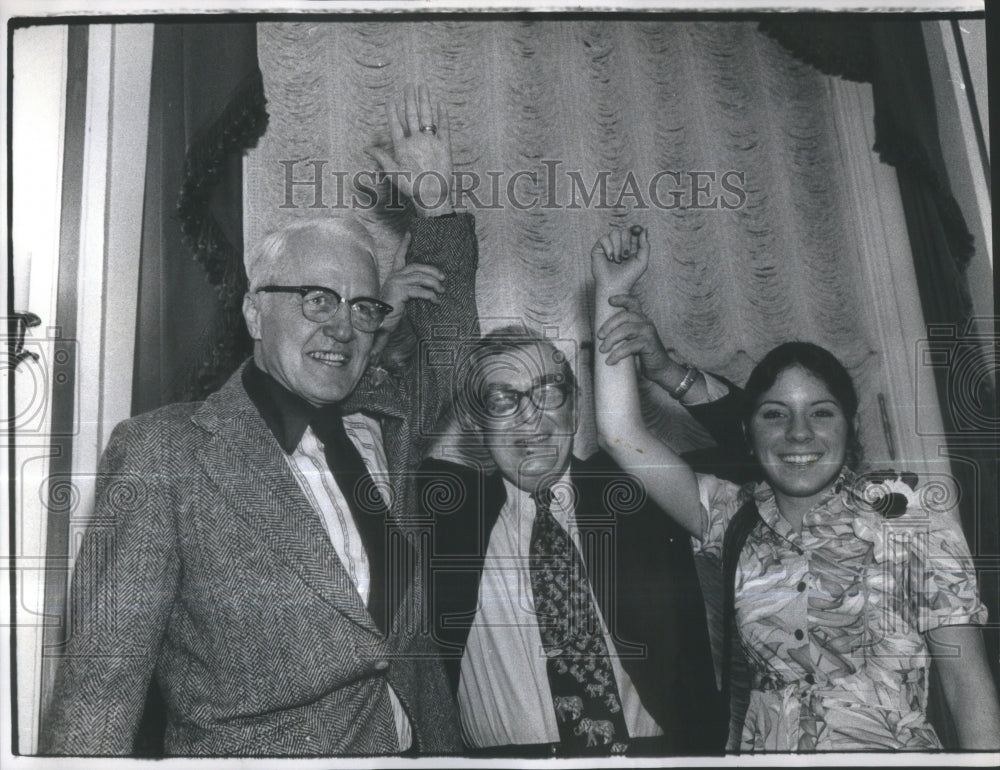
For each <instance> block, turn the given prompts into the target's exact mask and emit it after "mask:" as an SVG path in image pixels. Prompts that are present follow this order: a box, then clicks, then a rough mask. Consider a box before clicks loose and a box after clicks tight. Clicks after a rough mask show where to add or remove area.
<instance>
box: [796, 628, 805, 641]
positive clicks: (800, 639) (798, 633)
mask: <svg viewBox="0 0 1000 770" xmlns="http://www.w3.org/2000/svg"><path fill="white" fill-rule="evenodd" d="M804 636H805V634H803V633H802V629H801V628H796V629H795V638H796V639H798V640H799V641H800V642H801V641H802V637H804Z"/></svg>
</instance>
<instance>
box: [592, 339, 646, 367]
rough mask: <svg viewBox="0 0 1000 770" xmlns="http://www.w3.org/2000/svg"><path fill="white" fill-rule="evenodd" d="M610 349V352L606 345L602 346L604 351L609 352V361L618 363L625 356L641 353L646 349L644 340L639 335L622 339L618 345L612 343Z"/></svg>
mask: <svg viewBox="0 0 1000 770" xmlns="http://www.w3.org/2000/svg"><path fill="white" fill-rule="evenodd" d="M609 350H610V352H608V351H605V349H604V346H603V345H602V346H601V352H602V353H604V352H608V357H607V359H606V360H607V363H609V364H617V363H618V362H619V361H621V360H622V359H623V358H628V357H629V356H633V355H635V354H636V353H641V352H642V351H643V350H644V345H643V340H642V339H640V338H637V337H634V338H631V339H625V340H621V341H619V342H618V343H617V344H616V345H612V346H611V347H610V348H609Z"/></svg>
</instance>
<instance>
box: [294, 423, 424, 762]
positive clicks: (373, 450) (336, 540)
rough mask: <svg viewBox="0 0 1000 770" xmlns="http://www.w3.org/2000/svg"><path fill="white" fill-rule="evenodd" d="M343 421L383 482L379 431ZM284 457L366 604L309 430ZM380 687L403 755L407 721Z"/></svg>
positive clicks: (360, 569) (343, 509)
mask: <svg viewBox="0 0 1000 770" xmlns="http://www.w3.org/2000/svg"><path fill="white" fill-rule="evenodd" d="M343 420H344V428H345V430H346V431H347V435H348V436H349V437H350V439H351V442H352V443H353V444H354V445H355V446H356V447H357V448H358V451H359V452H360V453H361V459H362V460H364V463H365V467H366V468H368V472H369V473H370V474H372V478H373V479H375V481H376V483H378V481H379V480H380V479H385V478H386V469H387V468H388V467H389V465H388V462H387V461H386V457H385V449H384V447H383V446H382V429H381V428H380V427H379V424H378V422H376V421H375V420H373V419H372V418H370V417H366V416H364V415H362V414H351V415H346V416H345V417H344V418H343ZM286 458H287V460H288V464H289V466H290V467H291V469H292V473H293V475H294V476H295V480H296V481H297V482H298V484H299V486H300V487H301V488H302V491H303V492H304V493H305V496H306V497H307V498H308V499H309V502H310V503H311V504H312V507H313V509H314V510H315V511H317V512H318V513H319V514H320V518H321V519H322V520H323V525H324V526H325V527H326V531H327V534H328V535H329V536H330V541H331V542H332V543H333V547H334V550H336V552H337V556H339V557H340V561H341V563H342V564H343V565H344V569H346V570H347V574H348V575H350V576H351V580H352V581H353V582H354V586H355V587H356V588H357V589H358V594H360V596H361V601H362V602H363V603H364V604H368V591H369V588H370V586H371V574H370V569H369V564H368V555H367V554H366V553H365V549H364V546H363V545H362V543H361V534H360V533H359V532H358V528H357V526H356V525H355V523H354V517H353V516H352V515H351V509H350V507H348V505H347V500H346V499H345V498H344V494H343V492H341V490H340V487H339V486H338V485H337V482H336V480H335V479H334V477H333V473H331V472H330V468H329V466H327V464H326V455H325V454H324V448H323V444H322V443H321V442H320V440H319V439H318V438H316V434H315V433H313V431H312V428H306V430H305V433H303V434H302V440H301V441H300V442H299V445H298V446H297V447H296V448H295V451H294V452H292V453H291V454H290V455H286ZM379 490H380V491H381V493H382V498H383V500H385V504H386V506H389V505H390V502H391V501H390V499H389V495H388V491H387V490H386V489H384V488H383V487H382V485H381V484H379ZM386 686H387V687H388V689H389V700H390V701H391V702H392V713H393V716H394V717H395V719H396V732H397V734H398V736H399V750H400V751H406V750H407V749H408V748H410V745H411V744H412V742H413V733H412V730H411V727H410V720H409V718H408V717H407V716H406V712H405V711H404V710H403V706H402V704H401V703H400V702H399V698H398V697H396V693H395V692H393V689H392V687H391V686H389V685H388V684H387V685H386Z"/></svg>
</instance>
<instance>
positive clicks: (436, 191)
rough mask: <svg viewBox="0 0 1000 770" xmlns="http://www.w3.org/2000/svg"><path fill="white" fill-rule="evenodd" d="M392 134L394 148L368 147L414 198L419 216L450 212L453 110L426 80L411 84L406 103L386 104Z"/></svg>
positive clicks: (410, 196) (393, 181) (370, 153)
mask: <svg viewBox="0 0 1000 770" xmlns="http://www.w3.org/2000/svg"><path fill="white" fill-rule="evenodd" d="M385 112H386V117H387V118H388V121H389V132H390V134H391V136H392V152H391V153H390V152H388V151H387V150H385V149H384V148H382V147H369V148H367V150H366V152H367V153H368V154H369V155H371V156H372V157H373V158H374V159H375V160H376V162H378V164H379V166H380V167H381V168H382V171H384V172H386V174H388V175H389V178H390V180H391V181H392V183H393V184H394V185H395V186H396V187H397V189H398V190H399V191H400V192H402V193H403V194H404V195H406V196H407V197H408V198H410V200H411V201H413V206H414V208H415V209H416V212H417V215H418V216H440V215H442V214H448V213H451V212H452V211H453V210H454V209H453V208H452V205H451V199H450V196H451V187H450V184H451V178H452V158H451V134H450V131H449V126H448V112H447V110H446V109H445V108H444V106H443V105H442V104H441V103H440V102H434V101H432V100H431V94H430V89H428V88H427V86H426V85H423V84H422V85H420V87H419V88H414V87H413V86H412V85H410V86H407V87H406V89H405V91H404V92H403V102H402V104H400V103H399V102H388V103H386V105H385Z"/></svg>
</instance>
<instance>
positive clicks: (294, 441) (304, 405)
mask: <svg viewBox="0 0 1000 770" xmlns="http://www.w3.org/2000/svg"><path fill="white" fill-rule="evenodd" d="M243 387H244V388H246V391H247V395H248V396H250V400H251V401H252V402H253V404H254V406H256V407H257V411H258V412H260V416H261V417H263V418H264V422H265V423H266V424H267V427H268V428H270V429H271V433H273V434H274V437H275V438H276V439H277V440H278V444H280V445H281V448H282V449H283V450H284V452H285V454H291V453H292V452H294V451H295V447H297V446H298V445H299V442H300V441H302V434H303V433H305V432H306V428H307V427H308V426H309V421H310V420H311V419H312V418H313V416H314V415H315V414H316V411H317V408H316V407H315V406H313V405H312V404H310V403H309V402H308V401H306V400H305V399H304V398H302V397H301V396H297V395H295V394H294V393H292V392H291V391H290V390H289V389H288V388H286V387H285V386H284V385H282V384H281V383H280V382H278V381H277V380H276V379H274V378H273V377H272V376H271V375H270V374H268V373H267V372H265V371H263V370H261V369H259V368H258V367H257V364H256V363H254V362H253V361H250V363H248V364H247V365H246V366H245V367H244V368H243Z"/></svg>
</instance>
